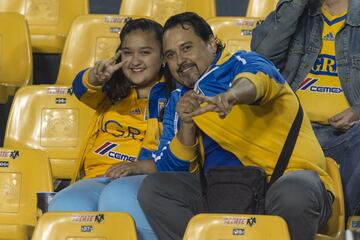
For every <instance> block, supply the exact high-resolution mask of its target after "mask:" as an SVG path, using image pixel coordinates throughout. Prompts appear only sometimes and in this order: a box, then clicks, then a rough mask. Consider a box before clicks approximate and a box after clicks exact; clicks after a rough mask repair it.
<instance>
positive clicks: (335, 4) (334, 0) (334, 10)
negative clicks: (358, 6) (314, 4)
mask: <svg viewBox="0 0 360 240" xmlns="http://www.w3.org/2000/svg"><path fill="white" fill-rule="evenodd" d="M323 7H324V8H325V10H326V11H327V12H328V13H330V15H333V16H334V15H338V14H340V13H342V12H344V11H345V10H347V8H348V0H325V1H324V4H323Z"/></svg>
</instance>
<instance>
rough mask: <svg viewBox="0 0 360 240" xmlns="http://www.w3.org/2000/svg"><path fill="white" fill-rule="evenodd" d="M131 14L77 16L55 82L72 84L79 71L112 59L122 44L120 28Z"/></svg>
mask: <svg viewBox="0 0 360 240" xmlns="http://www.w3.org/2000/svg"><path fill="white" fill-rule="evenodd" d="M134 17H135V18H136V16H134ZM128 18H129V17H128V16H118V15H87V16H81V17H79V18H77V19H76V20H75V21H74V23H73V24H72V27H71V30H70V32H69V35H68V38H67V40H66V43H65V47H64V51H63V54H62V56H61V62H60V69H59V74H58V78H57V80H56V84H60V85H63V84H66V85H67V84H71V82H72V80H73V79H74V78H75V76H76V74H77V73H78V72H79V71H81V70H83V69H85V68H87V67H89V66H94V64H95V62H96V61H98V60H104V59H110V58H111V57H112V56H113V55H114V54H115V51H116V49H117V47H118V46H119V44H120V40H119V32H120V31H121V28H122V27H123V26H124V24H125V22H126V20H127V19H128Z"/></svg>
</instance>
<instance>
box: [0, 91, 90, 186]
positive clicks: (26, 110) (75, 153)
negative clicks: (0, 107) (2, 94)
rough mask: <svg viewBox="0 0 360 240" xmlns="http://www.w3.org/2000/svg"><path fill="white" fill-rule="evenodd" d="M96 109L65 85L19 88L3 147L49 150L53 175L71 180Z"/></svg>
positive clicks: (11, 110) (47, 151)
mask: <svg viewBox="0 0 360 240" xmlns="http://www.w3.org/2000/svg"><path fill="white" fill-rule="evenodd" d="M93 114H94V110H92V109H90V108H89V107H88V106H86V105H85V104H83V103H81V102H80V101H78V99H77V98H76V96H75V95H74V94H73V93H72V89H71V88H69V87H65V86H51V85H37V86H27V87H23V88H21V89H19V91H18V92H17V93H16V95H15V98H14V100H13V104H12V107H11V109H10V114H9V118H8V122H7V126H6V132H5V138H4V146H7V147H10V146H11V147H18V148H20V147H21V148H32V149H42V150H44V151H46V153H47V155H48V157H49V159H50V163H51V167H52V173H53V176H54V177H56V178H66V179H70V178H71V177H72V176H73V171H75V166H76V161H77V160H78V159H79V155H80V152H81V149H82V146H81V144H82V140H83V139H84V136H86V134H87V131H88V128H89V125H90V122H91V119H92V116H93Z"/></svg>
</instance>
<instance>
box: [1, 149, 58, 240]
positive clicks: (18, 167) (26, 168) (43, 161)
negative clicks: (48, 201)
mask: <svg viewBox="0 0 360 240" xmlns="http://www.w3.org/2000/svg"><path fill="white" fill-rule="evenodd" d="M52 191H53V187H52V176H51V170H50V164H49V160H48V158H47V156H46V154H45V153H44V152H43V151H40V150H31V149H19V148H11V149H10V148H0V199H1V204H0V239H24V240H25V239H29V237H30V236H31V232H32V230H33V228H34V226H35V224H36V217H37V208H36V202H37V200H36V199H37V197H36V193H37V192H52Z"/></svg>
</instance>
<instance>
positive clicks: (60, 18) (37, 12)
mask: <svg viewBox="0 0 360 240" xmlns="http://www.w3.org/2000/svg"><path fill="white" fill-rule="evenodd" d="M88 9H89V7H88V0H76V1H74V0H27V1H24V0H1V3H0V11H1V12H9V11H16V12H18V13H20V14H23V15H24V16H25V18H26V20H27V21H28V24H29V27H30V32H31V43H32V47H33V51H34V52H40V53H61V51H62V49H63V46H64V43H65V39H66V36H67V33H68V31H69V29H70V25H71V23H72V22H73V20H74V19H75V18H76V17H78V16H80V15H84V14H88V11H89V10H88Z"/></svg>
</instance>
